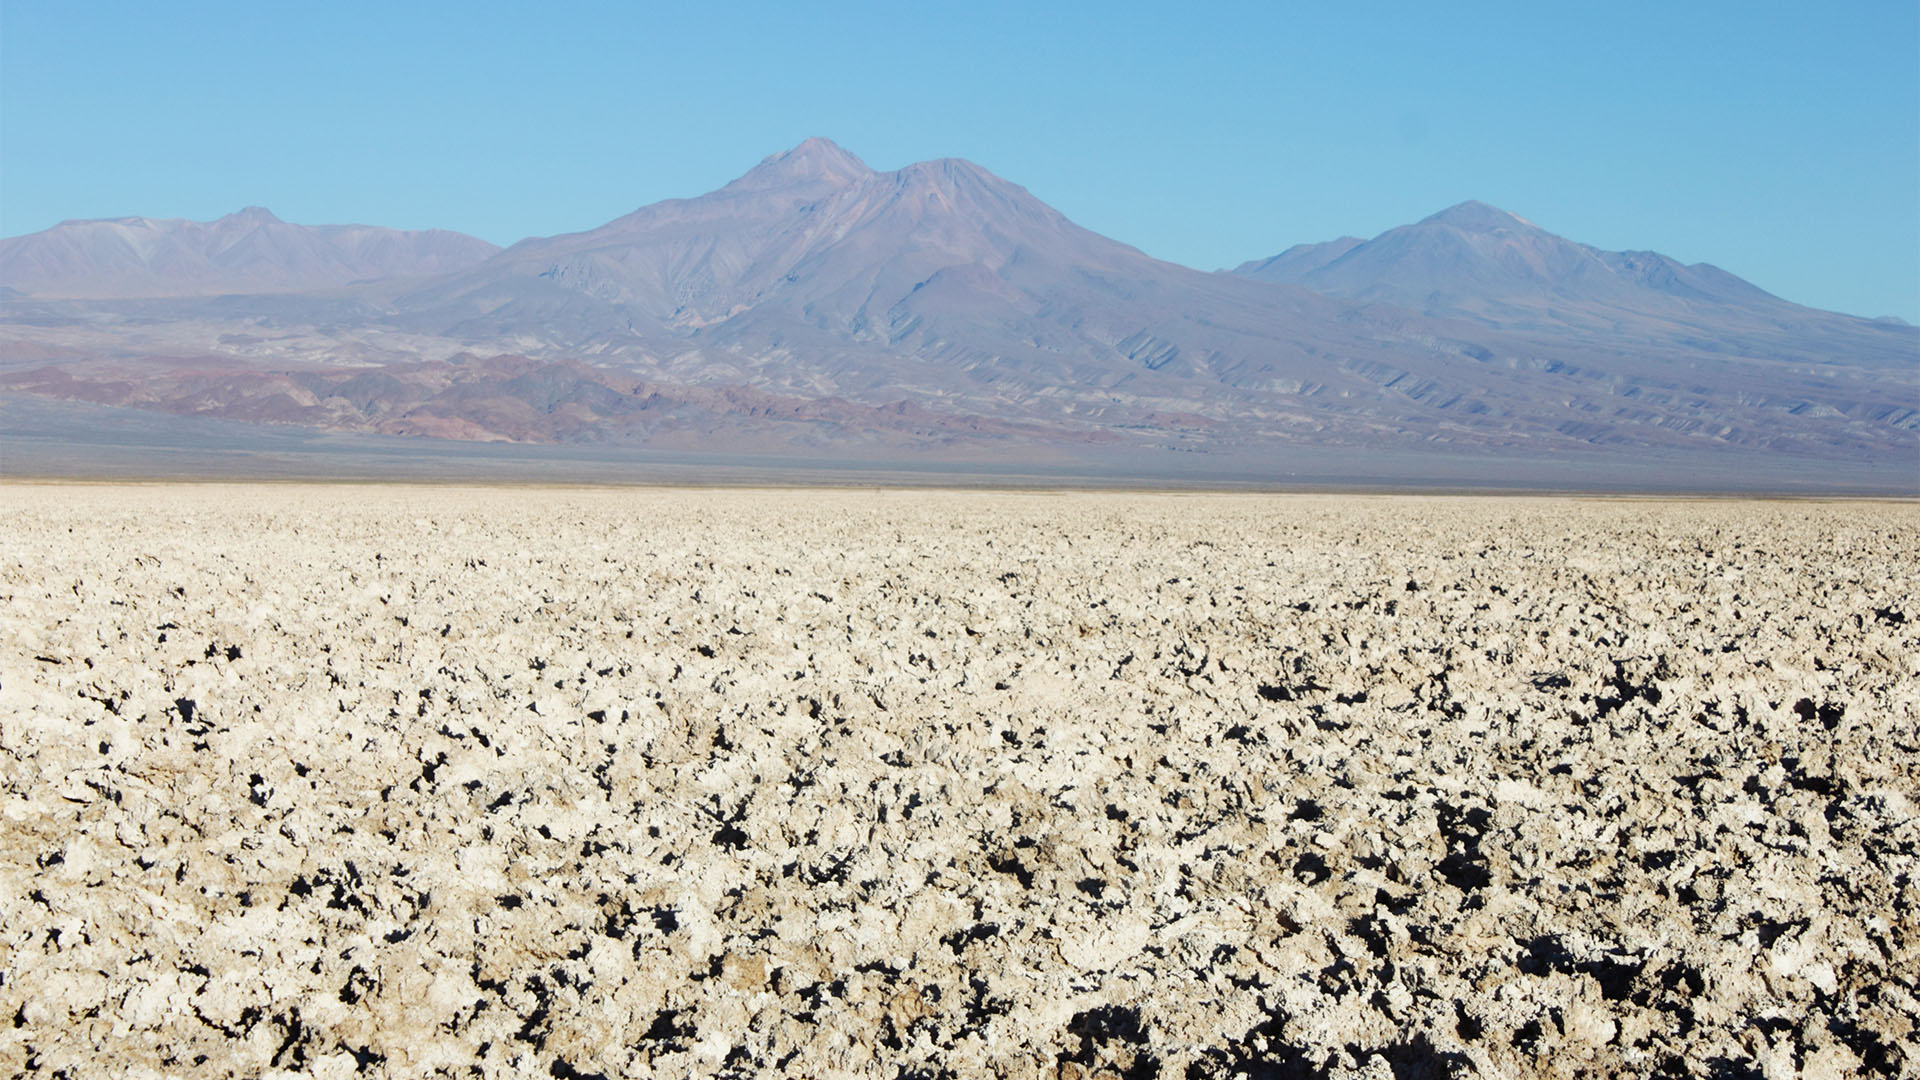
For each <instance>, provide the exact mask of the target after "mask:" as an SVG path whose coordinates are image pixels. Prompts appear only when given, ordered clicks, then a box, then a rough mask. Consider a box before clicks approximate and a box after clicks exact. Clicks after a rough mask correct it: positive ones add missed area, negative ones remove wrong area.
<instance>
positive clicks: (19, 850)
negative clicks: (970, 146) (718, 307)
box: [0, 484, 1920, 1078]
mask: <svg viewBox="0 0 1920 1080" xmlns="http://www.w3.org/2000/svg"><path fill="white" fill-rule="evenodd" d="M0 536H3V537H4V540H0V556H3V557H0V595H3V596H4V605H3V607H0V617H3V618H4V622H0V1016H4V1017H9V1018H11V1023H10V1024H9V1023H0V1072H8V1073H30V1074H40V1075H60V1074H64V1075H67V1076H70V1077H76V1078H77V1077H83V1076H90V1075H157V1074H168V1075H181V1074H191V1075H195V1076H248V1077H254V1076H262V1075H273V1074H275V1073H277V1072H279V1071H283V1070H284V1071H290V1072H295V1073H301V1074H318V1075H323V1076H351V1075H356V1074H359V1075H376V1076H377V1075H392V1076H430V1075H444V1076H470V1075H479V1076H508V1075H523V1074H537V1075H543V1076H555V1077H590V1076H594V1075H596V1074H598V1075H603V1076H607V1077H613V1076H649V1075H659V1076H710V1077H729V1076H749V1075H782V1076H814V1077H841V1076H847V1077H852V1076H859V1077H886V1078H894V1077H901V1078H913V1077H919V1078H935V1077H973V1076H1007V1077H1027V1076H1061V1077H1095V1076H1099V1077H1135V1078H1139V1077H1156V1076H1160V1077H1190V1078H1214V1077H1237V1076H1248V1077H1274V1076H1279V1077H1287V1076H1328V1077H1362V1076H1364V1077H1382V1078H1384V1077H1401V1078H1405V1077H1418V1076H1594V1077H1599V1076H1614V1075H1623V1074H1624V1075H1651V1076H1704V1077H1744V1076H1765V1077H1786V1076H1795V1075H1803V1076H1810V1077H1826V1076H1833V1077H1838V1076H1850V1075H1859V1074H1862V1073H1865V1074H1877V1075H1888V1076H1898V1075H1914V1073H1915V1071H1916V1069H1920V1051H1916V1049H1915V1046H1916V1042H1920V1032H1917V1031H1916V1022H1917V1017H1920V1000H1917V999H1916V994H1920V988H1917V987H1916V981H1917V980H1920V924H1917V923H1916V916H1915V914H1914V912H1916V911H1920V895H1917V894H1916V888H1915V882H1914V873H1915V862H1916V842H1917V841H1920V822H1917V821H1916V812H1915V809H1916V803H1920V776H1917V775H1916V766H1917V765H1920V733H1917V728H1920V724H1917V723H1916V721H1917V720H1920V607H1916V606H1915V605H1914V601H1913V599H1912V598H1913V597H1915V596H1916V595H1920V551H1916V549H1917V548H1920V506H1916V505H1914V504H1911V503H1798V502H1796V503H1765V502H1731V501H1729V502H1678V501H1600V500H1528V499H1466V498H1387V497H1380V498H1367V497H1285V496H1273V497H1265V496H1260V497H1255V496H1215V495H1208V496H1181V495H1114V494H1102V495H1079V494H989V493H935V492H888V493H884V494H883V493H869V492H860V493H854V492H833V491H782V492H753V491H730V492H715V491H693V490H685V491H659V490H620V491H592V490H557V489H525V490H511V489H494V490H485V489H474V490H459V489H449V488H434V487H422V488H401V487H351V486H339V487H325V486H318V487H291V486H263V487H245V486H233V487H216V486H181V487H168V486H128V487H112V486H59V485H49V486H33V485H25V484H10V485H7V486H5V487H0Z"/></svg>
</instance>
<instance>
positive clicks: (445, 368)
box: [0, 139, 1920, 475]
mask: <svg viewBox="0 0 1920 1080" xmlns="http://www.w3.org/2000/svg"><path fill="white" fill-rule="evenodd" d="M216 224H217V223H216ZM28 239H31V238H28ZM1262 276H1265V277H1286V278H1289V279H1297V280H1298V281H1299V282H1301V284H1291V283H1284V282H1283V283H1278V284H1276V283H1271V282H1268V281H1263V280H1258V279H1259V278H1260V277H1262ZM1343 283H1344V284H1343ZM1363 283H1365V284H1363ZM1304 286H1310V287H1304ZM1339 289H1347V290H1349V292H1351V293H1352V295H1351V296H1348V295H1344V294H1338V290H1339ZM25 291H30V290H25ZM255 291H261V290H255ZM0 305H3V306H0V310H4V311H5V313H6V316H7V317H6V320H5V322H4V324H0V382H3V383H4V385H6V386H8V387H9V388H10V389H11V391H12V392H14V393H25V394H31V395H35V396H39V397H54V398H64V399H66V400H72V401H82V402H92V403H96V404H103V405H111V406H132V407H138V408H145V409H154V410H160V411H166V412H174V413H191V414H193V415H196V416H204V417H226V418H229V419H236V420H247V421H253V422H259V421H264V422H273V423H287V424H299V425H305V426H312V427H319V428H323V429H328V430H343V431H359V432H377V433H383V434H402V435H435V436H440V437H456V438H464V439H504V440H515V441H525V442H556V441H557V442H586V443H610V444H617V445H645V446H663V445H665V446H674V447H680V448H698V447H702V446H705V447H710V448H716V449H724V448H727V447H729V446H733V445H736V444H743V445H744V444H750V445H753V446H755V447H756V448H759V449H762V450H773V451H777V450H778V448H779V447H780V446H783V445H789V446H795V447H806V448H808V449H812V450H834V449H836V448H838V449H839V450H844V451H847V452H849V453H855V454H857V453H861V452H884V453H887V454H912V453H918V454H923V455H942V454H950V453H955V452H957V450H956V448H959V447H972V448H973V449H972V450H968V451H967V452H968V453H972V452H974V451H976V450H980V448H983V447H984V448H986V452H991V453H1000V454H1003V455H1008V456H1011V457H1019V456H1021V455H1026V454H1031V453H1034V452H1035V451H1036V448H1039V447H1042V446H1056V447H1058V446H1071V447H1078V448H1082V449H1084V448H1087V447H1094V448H1110V449H1111V450H1112V452H1113V453H1114V454H1116V455H1121V456H1124V455H1128V454H1132V455H1138V454H1141V453H1161V452H1165V451H1181V452H1197V453H1200V454H1203V455H1218V456H1220V458H1221V459H1222V460H1225V459H1226V458H1229V457H1231V458H1233V459H1234V460H1236V461H1239V462H1242V463H1245V462H1249V461H1253V462H1271V463H1273V467H1274V469H1275V470H1276V473H1277V474H1278V473H1279V472H1280V471H1282V470H1283V469H1284V467H1285V465H1286V462H1287V461H1288V460H1289V455H1290V454H1292V453H1294V452H1296V451H1299V450H1301V449H1303V448H1319V449H1325V448H1349V449H1351V450H1353V451H1354V452H1356V453H1364V452H1374V451H1382V452H1387V451H1391V452H1393V453H1399V454H1407V453H1442V454H1463V453H1464V454H1471V455H1479V456H1480V457H1481V458H1483V459H1484V460H1485V461H1486V462H1488V468H1489V469H1492V470H1495V471H1496V472H1497V471H1498V469H1499V467H1500V466H1499V462H1501V461H1515V460H1520V459H1522V458H1526V459H1536V458H1537V457H1538V456H1539V455H1547V454H1575V455H1587V456H1588V457H1590V458H1592V459H1594V460H1600V461H1605V460H1621V461H1625V460H1628V459H1630V458H1639V457H1641V456H1644V455H1646V454H1650V453H1651V454H1660V455H1676V454H1677V455H1685V454H1688V453H1691V452H1695V451H1698V452H1702V453H1709V454H1716V453H1717V454H1723V455H1734V454H1747V455H1751V459H1752V460H1753V461H1755V462H1764V461H1765V460H1767V459H1768V458H1769V457H1773V458H1779V459H1785V458H1788V457H1792V458H1797V459H1801V460H1837V461H1853V462H1874V461H1892V462H1896V463H1897V462H1900V461H1902V460H1906V459H1910V458H1911V457H1912V456H1913V454H1914V453H1915V448H1916V446H1917V445H1920V435H1917V434H1916V431H1917V430H1920V409H1917V408H1916V406H1917V405H1920V402H1917V401H1916V397H1917V396H1920V395H1917V394H1916V381H1917V380H1916V370H1915V365H1914V364H1913V363H1912V358H1913V356H1914V355H1915V348H1916V343H1920V331H1915V330H1914V329H1913V328H1911V327H1896V326H1891V325H1887V324H1875V323H1868V322H1866V321H1865V320H1857V319H1849V318H1847V317H1845V316H1838V315H1832V314H1830V313H1826V312H1815V311H1811V310H1809V309H1805V308H1799V307H1797V306H1794V305H1791V304H1787V303H1786V302H1785V301H1781V300H1778V299H1776V298H1774V297H1771V296H1768V295H1767V294H1766V293H1764V292H1761V291H1760V290H1757V289H1754V288H1752V287H1751V286H1748V285H1746V284H1745V283H1743V282H1740V281H1739V280H1738V279H1736V278H1733V277H1732V276H1731V275H1726V274H1724V273H1721V272H1719V271H1716V270H1713V269H1712V268H1710V267H1682V266H1679V265H1678V264H1674V263H1671V262H1670V261H1668V260H1663V259H1661V258H1660V257H1659V256H1653V255H1644V254H1633V255H1616V254H1612V253H1605V252H1596V251H1593V250H1592V249H1589V248H1586V247H1584V246H1582V245H1578V244H1573V243H1571V242H1568V241H1565V240H1561V239H1559V238H1557V237H1554V236H1552V235H1551V234H1548V233H1545V232H1543V231H1541V230H1539V229H1537V228H1535V227H1534V226H1532V225H1530V224H1528V223H1526V222H1524V221H1522V220H1520V219H1518V218H1514V217H1512V216H1511V215H1507V214H1504V213H1502V212H1500V211H1497V210H1493V209H1492V208H1490V207H1484V206H1480V205H1478V204H1467V205H1465V206H1462V207H1456V208H1454V209H1453V210H1450V211H1447V212H1446V213H1444V214H1441V215H1436V217H1435V218H1432V219H1429V220H1428V221H1426V222H1422V223H1420V224H1419V225H1416V226H1409V227H1408V228H1407V229H1404V230H1395V231H1394V232H1391V233H1389V234H1386V235H1385V236H1383V237H1380V238H1376V239H1375V240H1372V241H1364V242H1363V241H1360V240H1357V239H1352V238H1348V239H1343V240H1339V241H1335V242H1333V243H1331V244H1323V245H1313V246H1310V247H1302V248H1295V249H1292V250H1290V251H1288V252H1287V253H1285V254H1284V255H1281V256H1278V257H1276V258H1275V259H1272V260H1268V261H1267V263H1265V264H1257V265H1256V264H1250V265H1249V267H1246V268H1243V272H1242V273H1240V274H1208V273H1201V272H1199V271H1195V270H1190V269H1187V268H1185V267H1179V266H1174V265H1171V264H1168V263H1164V262H1160V261H1158V260H1156V259H1153V258H1150V257H1148V256H1146V255H1144V254H1142V253H1141V252H1139V251H1137V250H1135V249H1133V248H1131V247H1128V246H1126V245H1124V244H1121V243H1118V242H1116V241H1113V240H1110V239H1107V238H1106V237H1103V236H1099V235H1097V234H1095V233H1092V232H1089V231H1087V230H1085V229H1082V228H1080V227H1079V226H1077V225H1074V224H1073V223H1072V222H1071V221H1068V220H1067V219H1066V218H1065V217H1063V216H1062V215H1061V214H1059V213H1058V212H1057V211H1055V210H1053V209H1052V208H1051V207H1048V206H1047V205H1045V204H1044V203H1042V202H1040V201H1039V200H1037V199H1035V198H1034V197H1033V196H1032V195H1031V194H1030V193H1028V192H1027V191H1026V190H1025V189H1023V188H1021V187H1019V186H1018V185H1016V184H1012V183H1009V182H1008V181H1006V180H1003V179H1001V178H999V177H997V176H994V175H993V174H992V173H989V172H988V171H986V170H985V169H982V168H980V167H979V166H977V165H974V164H971V163H969V162H965V161H958V160H951V159H948V160H940V161H931V162H922V163H919V164H916V165H910V166H907V167H906V168H903V169H898V170H895V171H892V172H879V171H875V170H873V169H870V168H868V167H867V166H866V165H865V164H863V163H862V162H861V161H860V160H859V159H858V158H856V157H854V156H853V155H852V154H849V153H848V152H846V151H845V150H843V149H841V148H840V147H838V146H835V145H834V144H832V143H831V142H828V141H826V140H824V139H811V140H808V141H807V142H805V143H802V144H801V145H799V146H797V147H795V148H794V149H792V150H789V151H787V152H785V153H782V154H776V155H774V156H772V157H769V158H767V159H766V160H765V161H763V162H761V163H760V164H759V165H758V166H757V167H755V168H754V169H752V170H751V171H749V172H748V173H747V174H746V175H744V176H742V177H740V178H739V179H738V180H735V181H734V182H733V183H731V184H728V185H726V186H725V187H723V188H721V189H719V190H717V191H714V192H711V193H709V194H706V195H702V196H699V197H697V198H692V199H677V200H669V201H666V202H661V203H656V204H653V205H651V206H646V207H643V208H641V209H639V210H636V211H634V212H633V213H631V214H628V215H626V216H625V217H622V218H619V219H617V220H614V221H611V222H609V223H607V224H606V225H604V226H602V227H600V228H598V229H593V230H590V231H587V232H583V233H574V234H569V235H563V236H555V237H549V238H543V239H534V240H527V241H523V242H521V243H519V244H516V245H514V246H513V247H511V248H508V249H506V250H504V251H501V252H499V253H497V254H495V255H493V256H492V257H491V258H487V259H485V260H484V261H479V262H474V263H472V264H471V265H466V266H464V267H461V268H458V269H454V270H451V271H449V272H445V273H440V274H435V275H432V276H425V277H411V278H405V279H400V278H393V279H389V280H382V281H373V282H370V283H366V284H361V285H356V286H352V287H347V288H336V289H332V290H329V291H325V292H319V291H315V292H308V293H302V294H283V295H254V296H239V295H231V296H222V297H218V298H180V299H149V300H138V301H136V300H115V301H110V302H97V303H82V302H60V301H50V300H46V299H43V298H41V297H37V296H36V297H20V296H12V297H9V298H6V299H4V300H3V301H0ZM469 353H470V354H474V355H478V356H500V355H507V356H510V357H515V358H516V359H511V360H496V361H486V362H480V361H474V360H471V359H470V358H469V359H467V360H460V359H459V357H460V356H462V355H463V354H469ZM521 365H532V366H533V368H532V370H538V371H539V372H542V373H543V374H540V375H539V376H538V377H532V376H529V375H527V374H526V373H525V372H523V371H522V370H521ZM555 380H559V381H560V382H562V383H565V384H566V386H567V387H568V389H566V391H565V392H564V393H561V392H558V391H556V390H555V389H554V386H555V385H556V384H555ZM643 401H644V402H646V403H645V404H642V403H641V402H643ZM669 403H671V404H670V407H669ZM1076 452H1078V451H1076ZM1100 452H1103V453H1104V452H1106V451H1105V450H1101V451H1100ZM1608 455H1613V457H1611V458H1609V457H1608ZM1903 455H1905V457H1904V458H1903ZM1136 459H1137V458H1128V459H1127V460H1136ZM1742 460H1743V461H1744V460H1745V459H1742ZM1742 467H1743V468H1744V465H1743V466H1742ZM1585 475H1593V474H1592V473H1588V474H1585Z"/></svg>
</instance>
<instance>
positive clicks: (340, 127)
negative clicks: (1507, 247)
mask: <svg viewBox="0 0 1920 1080" xmlns="http://www.w3.org/2000/svg"><path fill="white" fill-rule="evenodd" d="M1035 7H1039V8H1044V9H1045V10H1032V9H1033V8H1035ZM809 135H825V136H828V137H829V138H832V139H834V140H835V141H837V142H839V143H840V144H841V145H843V146H845V147H847V148H848V149H849V150H851V151H853V152H854V153H856V154H858V155H860V156H861V157H862V158H864V159H865V160H866V161H867V163H868V164H870V165H873V166H874V167H876V168H882V169H888V168H897V167H899V166H901V165H905V164H908V163H910V162H913V161H918V160H923V159H926V158H933V157H949V156H951V157H964V158H969V159H972V160H974V161H976V162H979V163H980V164H982V165H984V166H986V167H987V168H989V169H991V170H993V171H994V172H996V173H999V174H1000V175H1002V176H1004V177H1006V178H1007V179H1009V180H1013V181H1015V182H1017V183H1020V184H1024V185H1025V186H1026V187H1027V188H1029V189H1030V190H1031V191H1033V193H1034V194H1036V195H1038V196H1039V197H1040V198H1042V199H1045V200H1046V201H1047V202H1049V203H1051V204H1053V205H1054V206H1055V207H1057V208H1059V209H1060V210H1061V211H1062V212H1064V213H1066V214H1067V215H1068V216H1069V217H1071V218H1073V219H1074V220H1075V221H1077V222H1079V223H1080V224H1082V225H1085V226H1087V227H1088V228H1091V229H1094V230H1096V231H1099V232H1102V233H1105V234H1107V235H1109V236H1113V237H1115V238H1117V239H1120V240H1123V241H1126V242H1128V243H1131V244H1134V245H1136V246H1138V247H1140V248H1142V249H1144V250H1145V251H1147V252H1148V253H1150V254H1153V255H1156V256H1159V257H1161V258H1164V259H1170V260H1173V261H1175V262H1180V263H1185V264H1187V265H1190V266H1197V267H1200V268H1203V269H1214V268H1218V267H1223V266H1232V265H1235V264H1237V263H1239V262H1241V261H1243V260H1246V259H1251V258H1256V257H1262V256H1266V255H1270V254H1273V253H1274V252H1277V251H1279V250H1280V249H1282V248H1285V247H1287V246H1289V245H1291V244H1294V243H1297V242H1301V241H1311V240H1323V239H1330V238H1332V237H1334V236H1338V235H1341V234H1348V233H1350V234H1356V235H1361V236H1371V235H1373V234H1375V233H1377V232H1380V231H1381V230H1384V229H1387V228H1390V227H1392V226H1394V225H1398V224H1404V223H1406V222H1409V221H1414V220H1417V219H1419V218H1421V217H1424V216H1426V215H1427V214H1430V213H1432V212H1434V211H1436V210H1439V209H1441V208H1443V207H1446V206H1449V205H1451V204H1453V203H1456V202H1459V201H1461V200H1464V199H1469V198H1477V199H1481V200H1484V201H1486V202H1490V203H1493V204H1494V205H1496V206H1500V207H1503V208H1505V209H1508V210H1511V211H1513V212H1515V213H1517V214H1520V215H1521V216H1523V217H1526V218H1529V219H1531V220H1533V221H1534V222H1536V223H1538V224H1540V225H1542V226H1543V227H1545V228H1548V229H1550V230H1552V231H1554V232H1557V233H1560V234H1561V235H1563V236H1567V237H1570V238H1572V239H1575V240H1580V241H1584V242H1586V243H1590V244H1594V245H1597V246H1600V247H1604V248H1615V249H1620V248H1635V249H1637V248H1651V249H1654V250H1658V251H1662V252H1665V253H1666V254H1669V255H1672V256H1674V257H1676V258H1679V259H1682V260H1684V261H1688V262H1694V261H1707V262H1712V263H1715V264H1717V265H1719V266H1722V267H1724V268H1726V269H1728V270H1731V271H1733V272H1734V273H1737V274H1740V275H1741V276H1743V277H1746V278H1748V279H1749V280H1751V281H1753V282H1754V283H1755V284H1758V285H1760V286H1761V287H1763V288H1766V289H1769V290H1771V291H1773V292H1776V293H1779V294H1780V295H1782V296H1785V297H1787V298H1788V299H1791V300H1797V301H1800V302H1802V303H1807V304H1812V305H1815V306H1819V307H1827V308H1833V309H1837V310H1841V311H1847V312H1852V313H1854V314H1860V315H1869V316H1875V315H1885V314H1893V315H1899V316H1902V317H1904V318H1906V319H1908V320H1910V321H1915V322H1920V3H1915V2H1914V0H1881V2H1871V3H1855V2H1846V0H1837V2H1830V3H1826V4H1819V5H1816V4H1807V3H1771V2H1761V3H1753V2H1745V3H1708V2H1696V3H1673V2H1671V0H1667V2H1662V3H1649V4H1640V3H1625V2H1610V3H1592V4H1555V3H1540V2H1538V0H1534V2H1532V3H1514V4H1490V3H1473V2H1465V0H1463V2H1459V3H1452V4H1444V3H1433V2H1425V3H1405V4H1386V3H1379V4H1368V3H1348V4H1328V3H1312V4H1294V3H1282V2H1278V0H1268V2H1264V3H1206V2H1194V0H1188V2H1185V3H1168V4H1151V3H1125V2H1121V0H1109V2H1107V3H1100V4H1091V3H1089V4H1055V5H1032V4H1027V3H1005V4H1002V3H995V2H989V0H970V2H966V3H953V4H946V3H925V2H899V0H895V2H891V3H876V4H840V5H824V4H771V3H769V4H752V3H739V4H691V5H673V6H664V5H650V4H642V3H604V4H600V3H565V2H555V3H550V4H530V3H525V2H517V3H500V4H493V3H479V2H468V3H461V4H452V3H448V4H432V3H426V2H419V3H411V2H394V0H386V2H383V3H377V4H353V3H344V2H335V3H325V4H299V3H288V4H280V3H265V2H260V0H252V2H248V3H233V4H206V3H193V2H188V0H176V2H171V3H165V4H149V3H137V4H136V3H122V4H99V3H86V2H81V0H72V2H56V0H45V2H30V0H0V235H8V236H12V235H18V234H20V233H25V232H32V231H34V230H37V229H42V228H45V227H47V226H49V225H52V224H54V223H56V222H58V221H60V220H62V219H65V218H81V217H110V216H121V215H133V214H139V215H145V216H149V217H190V218H199V219H206V218H213V217H218V216H220V215H221V214H224V213H227V212H230V211H232V210H235V209H238V208H240V207H242V206H245V205H249V204H259V205H264V206H267V207H269V208H270V209H272V210H273V211H274V212H276V213H278V214H279V215H280V216H281V217H282V218H285V219H286V220H289V221H296V222H301V223H306V224H321V223H333V222H349V221H351V222H365V223H369V224H378V225H390V226H396V227H408V228H419V227H429V226H438V227H444V228H450V229H458V230H461V231H463V232H469V233H473V234H475V235H478V236H482V237H485V238H487V239H489V240H492V241H495V242H496V243H510V242H512V241H514V240H517V239H520V238H522V237H525V236H530V235H549V234H552V233H557V232H567V231H574V230H579V229H585V228H590V227H592V226H594V225H598V224H600V223H602V222H604V221H607V220H609V219H611V218H613V217H616V216H618V215H620V214H623V213H626V212H628V211H630V210H632V209H634V208H635V207H638V206H641V205H644V204H646V203H649V202H653V201H655V200H657V199H662V198H670V197H676V196H689V195H697V194H699V193H701V192H704V191H708V190H711V189H712V188H714V187H717V186H719V185H720V184H722V183H725V182H726V181H727V180H729V179H731V178H733V177H734V176H736V175H738V174H740V173H742V172H744V171H746V170H747V169H748V168H750V167H752V165H753V164H754V163H755V162H757V161H758V160H759V159H760V158H762V157H764V156H766V155H767V154H770V153H773V152H775V151H778V150H782V149H785V148H787V147H789V146H791V145H793V144H794V143H797V142H799V141H800V140H801V139H803V138H805V137H807V136H809Z"/></svg>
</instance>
